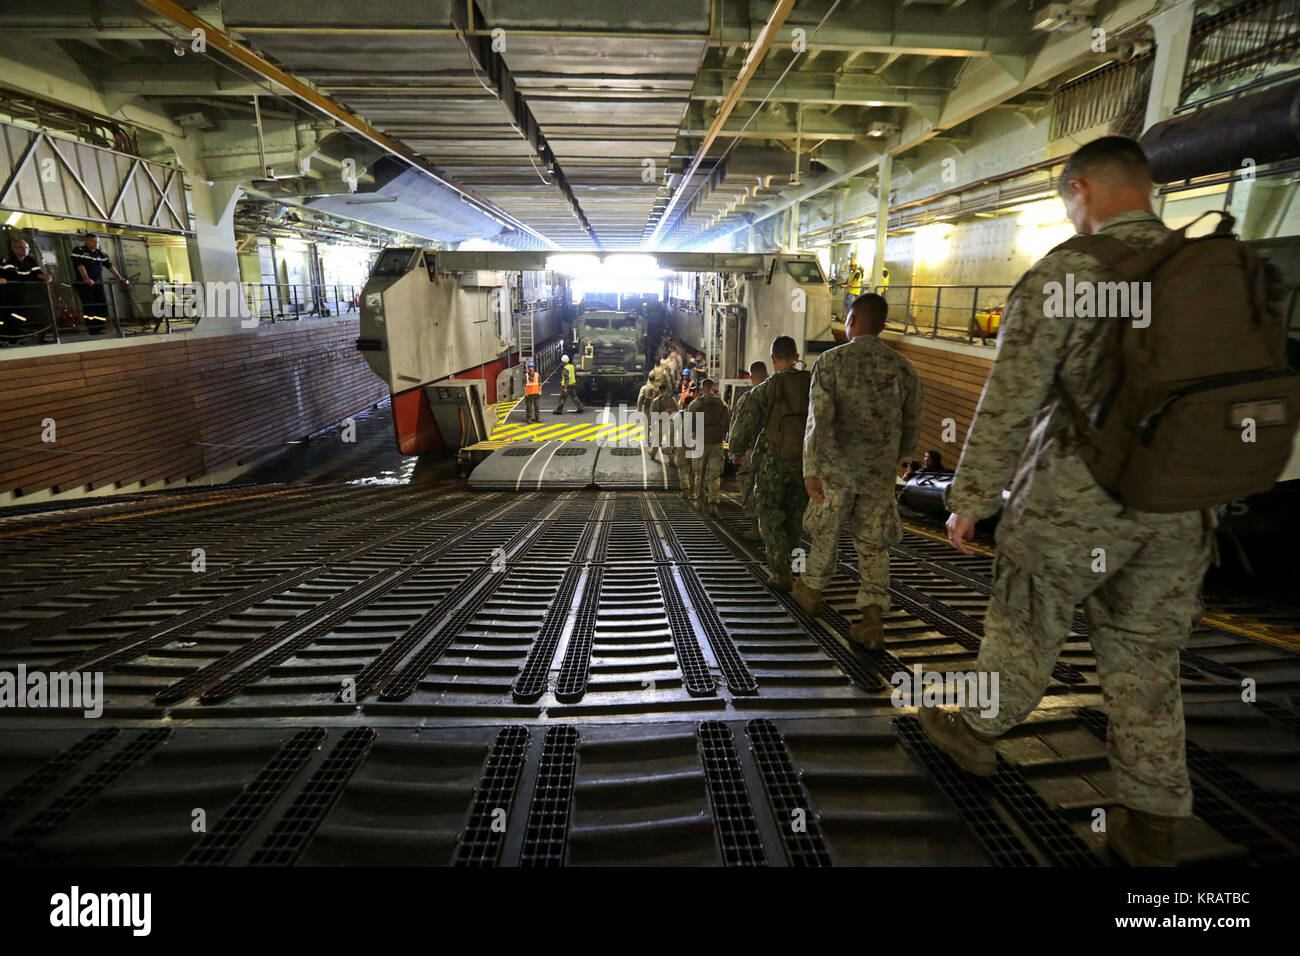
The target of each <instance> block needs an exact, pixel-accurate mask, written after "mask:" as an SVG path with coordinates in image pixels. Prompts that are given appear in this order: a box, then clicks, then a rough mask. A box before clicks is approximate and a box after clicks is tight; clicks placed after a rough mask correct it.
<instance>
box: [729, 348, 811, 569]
mask: <svg viewBox="0 0 1300 956" xmlns="http://www.w3.org/2000/svg"><path fill="white" fill-rule="evenodd" d="M790 344H791V349H792V350H793V344H794V343H793V340H791V343H790ZM797 359H798V353H797V352H796V353H794V355H793V357H788V359H787V358H778V357H777V356H775V355H774V356H773V359H772V360H773V365H774V366H775V367H776V371H775V372H774V373H773V375H772V377H771V378H769V379H768V380H767V381H765V382H763V383H762V384H761V385H757V386H755V387H754V388H753V389H752V390H751V391H750V392H749V393H748V394H747V395H746V396H745V397H746V398H747V399H748V401H747V402H746V403H745V406H744V408H743V409H742V411H741V412H740V413H738V415H737V418H736V424H735V427H734V428H733V429H732V435H731V441H730V443H729V450H730V451H731V453H732V455H733V456H737V455H744V454H749V456H750V461H751V463H753V462H754V461H755V459H757V464H752V467H753V469H754V490H753V494H752V496H751V500H752V501H753V502H754V506H755V511H756V513H757V515H758V528H759V534H760V535H762V539H763V551H764V553H765V555H766V557H767V568H768V571H769V572H770V574H771V576H770V577H769V579H768V584H770V585H771V586H773V587H778V588H780V589H781V590H786V591H788V590H789V589H790V588H791V586H792V584H793V581H792V580H791V559H792V557H793V552H794V549H795V548H797V547H798V546H799V536H800V534H801V533H802V529H801V518H802V515H803V509H804V507H805V506H806V505H807V504H808V492H807V491H806V490H805V489H804V481H803V455H802V448H801V447H800V445H801V441H800V438H801V433H802V430H803V423H804V422H805V421H806V419H807V407H808V388H809V383H810V381H811V378H812V376H811V374H810V373H809V372H808V371H806V370H804V369H800V368H795V367H794V364H793V363H794V362H795V361H796V360H797ZM787 361H788V363H789V364H787ZM783 417H784V418H785V419H787V420H786V421H785V422H784V425H782V423H781V419H782V418H783ZM789 419H795V420H794V421H790V420H789ZM783 427H785V428H788V429H789V430H790V439H791V440H792V442H793V449H789V450H787V453H786V454H782V448H781V447H780V446H781V444H782V442H781V438H780V436H779V435H778V434H777V433H778V432H780V431H781V430H782V428H783ZM760 435H761V436H762V437H761V438H760Z"/></svg>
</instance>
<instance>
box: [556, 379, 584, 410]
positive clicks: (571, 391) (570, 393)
mask: <svg viewBox="0 0 1300 956" xmlns="http://www.w3.org/2000/svg"><path fill="white" fill-rule="evenodd" d="M570 398H571V399H573V404H574V405H576V406H577V408H578V411H582V399H580V398H579V397H578V386H577V385H563V386H561V391H560V404H559V405H556V406H555V410H556V411H557V412H562V411H564V403H565V402H566V401H567V400H568V399H570Z"/></svg>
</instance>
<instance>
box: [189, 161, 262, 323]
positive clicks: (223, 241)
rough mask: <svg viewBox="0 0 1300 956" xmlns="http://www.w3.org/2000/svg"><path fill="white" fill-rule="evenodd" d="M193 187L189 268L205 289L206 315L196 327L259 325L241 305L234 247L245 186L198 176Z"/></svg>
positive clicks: (242, 299) (236, 257) (240, 291)
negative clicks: (237, 217) (192, 226)
mask: <svg viewBox="0 0 1300 956" xmlns="http://www.w3.org/2000/svg"><path fill="white" fill-rule="evenodd" d="M192 187H193V188H192V190H191V192H190V203H191V206H192V208H193V210H194V235H192V236H190V237H189V239H188V241H187V243H186V245H187V246H188V249H189V254H190V272H191V273H192V274H193V276H194V281H195V282H197V283H198V284H199V287H200V288H202V289H203V290H204V297H203V302H204V304H203V313H202V314H203V317H202V319H201V320H200V321H199V324H198V327H197V328H196V329H195V331H196V332H197V333H198V334H208V335H211V334H213V333H216V334H224V333H229V332H231V331H232V330H238V329H240V328H257V326H258V321H257V318H256V317H255V316H251V317H250V316H249V314H248V311H247V309H245V308H240V307H239V306H240V305H241V304H242V303H244V297H243V291H242V286H241V285H240V275H239V253H238V252H237V251H236V248H235V205H236V204H237V203H238V201H239V197H240V196H241V195H243V192H244V190H243V187H242V186H241V185H240V184H239V183H237V182H231V181H229V180H217V181H216V182H214V183H213V185H211V186H209V185H207V183H206V182H205V181H203V180H197V181H194V182H192ZM210 290H211V291H210Z"/></svg>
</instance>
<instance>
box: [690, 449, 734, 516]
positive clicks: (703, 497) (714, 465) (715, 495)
mask: <svg viewBox="0 0 1300 956" xmlns="http://www.w3.org/2000/svg"><path fill="white" fill-rule="evenodd" d="M701 451H702V454H701V455H700V457H699V458H692V459H689V460H690V468H691V488H692V490H693V491H694V492H695V497H696V500H698V501H699V502H700V504H702V505H704V504H707V505H716V504H717V503H718V502H719V501H720V500H721V499H722V469H723V466H724V465H725V464H726V462H725V460H724V459H723V457H722V446H721V445H705V446H704V447H703V449H702V450H701Z"/></svg>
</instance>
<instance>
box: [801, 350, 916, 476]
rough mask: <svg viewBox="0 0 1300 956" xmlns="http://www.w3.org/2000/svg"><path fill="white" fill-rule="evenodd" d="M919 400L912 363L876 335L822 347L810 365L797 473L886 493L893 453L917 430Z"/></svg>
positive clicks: (905, 448)
mask: <svg viewBox="0 0 1300 956" xmlns="http://www.w3.org/2000/svg"><path fill="white" fill-rule="evenodd" d="M921 407H922V391H921V381H920V379H919V378H918V377H917V374H916V369H914V368H912V363H911V362H909V361H908V360H907V359H906V358H904V357H903V356H902V354H900V353H899V352H897V351H895V350H894V349H891V348H890V347H889V346H888V345H886V344H885V343H884V342H882V341H880V338H879V336H875V335H859V336H857V337H856V338H855V339H853V341H851V342H849V343H847V344H846V345H837V346H836V347H835V348H833V349H831V350H830V351H827V352H823V353H822V355H821V356H820V357H819V358H818V359H817V361H816V362H815V363H814V364H813V369H812V385H811V387H810V392H809V403H808V424H807V427H806V428H805V430H804V438H803V473H804V477H806V478H821V479H823V480H824V481H825V482H826V483H827V484H829V485H833V486H838V487H842V488H847V487H850V486H852V487H853V488H854V490H855V492H856V493H858V494H865V495H877V496H886V497H888V496H892V495H893V488H894V479H895V477H896V476H897V474H898V460H899V459H900V458H902V457H903V456H904V455H907V454H909V453H910V452H911V451H912V449H914V448H915V447H916V443H917V441H919V440H920V437H921Z"/></svg>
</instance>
